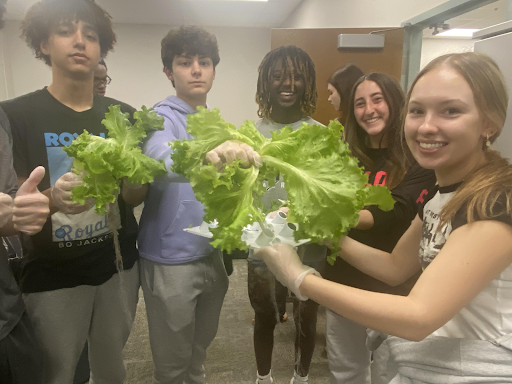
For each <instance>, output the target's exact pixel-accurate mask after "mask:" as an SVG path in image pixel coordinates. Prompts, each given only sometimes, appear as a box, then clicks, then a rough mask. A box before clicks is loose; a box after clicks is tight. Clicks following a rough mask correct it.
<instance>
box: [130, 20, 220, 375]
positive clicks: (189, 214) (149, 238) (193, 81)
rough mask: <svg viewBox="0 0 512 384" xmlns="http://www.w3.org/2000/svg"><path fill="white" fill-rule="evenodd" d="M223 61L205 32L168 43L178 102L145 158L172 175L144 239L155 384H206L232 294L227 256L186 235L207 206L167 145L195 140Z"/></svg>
mask: <svg viewBox="0 0 512 384" xmlns="http://www.w3.org/2000/svg"><path fill="white" fill-rule="evenodd" d="M219 60H220V59H219V51H218V47H217V39H216V38H215V36H214V35H212V34H211V33H209V32H207V31H206V30H204V29H202V28H199V27H195V26H182V27H181V28H179V29H175V30H171V31H170V32H169V33H168V34H167V36H166V37H165V38H164V39H163V40H162V61H163V64H164V72H165V74H166V75H167V77H168V78H169V80H171V82H172V84H173V86H174V88H175V89H176V96H169V97H167V98H166V99H165V100H162V101H161V102H159V103H157V104H156V105H155V109H156V111H157V113H158V114H159V115H161V116H163V117H164V118H165V122H164V127H165V129H164V130H163V131H157V132H153V133H151V134H150V135H149V136H148V139H147V141H146V142H145V143H144V146H143V152H144V154H146V155H148V156H150V157H152V158H154V159H158V160H160V159H161V160H164V161H165V164H166V168H167V170H168V171H167V175H166V176H163V177H161V178H159V179H157V180H155V182H154V183H153V184H151V185H150V187H149V191H148V194H147V196H146V200H145V207H144V211H143V213H142V217H141V221H140V232H139V238H138V241H139V253H140V256H141V258H142V259H141V280H142V281H141V284H142V289H143V292H144V299H145V301H146V311H147V317H148V325H149V340H150V344H151V351H152V354H153V361H154V364H155V368H154V381H153V383H155V384H164V383H165V384H183V383H187V384H196V383H197V384H202V383H204V368H203V363H204V361H205V359H206V349H207V348H208V346H209V345H210V343H211V342H212V340H213V339H214V337H215V335H216V333H217V328H218V322H219V315H220V310H221V307H222V302H223V301H224V295H225V294H226V291H227V288H228V278H227V274H226V270H225V268H224V264H223V262H222V255H221V252H220V251H219V250H218V249H213V248H212V247H211V246H210V244H209V239H206V238H203V237H199V236H196V235H192V234H189V233H186V232H184V231H183V229H184V228H188V227H189V226H190V225H192V226H198V225H200V224H201V222H202V221H203V214H204V211H203V209H204V208H203V206H202V204H201V203H200V202H198V201H197V200H196V198H195V196H194V192H193V191H192V188H191V186H190V182H189V180H188V179H186V178H185V177H183V176H180V175H177V174H175V173H172V172H171V171H170V167H171V165H172V161H171V158H170V155H171V149H170V147H169V145H168V143H169V142H171V141H174V140H178V139H179V140H183V139H190V138H191V136H190V135H189V134H188V133H187V131H186V123H187V115H189V114H191V113H195V112H196V108H197V107H198V106H206V96H207V94H208V92H209V91H210V89H211V87H212V83H213V80H214V78H215V66H216V65H217V64H218V63H219Z"/></svg>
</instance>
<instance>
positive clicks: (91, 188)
mask: <svg viewBox="0 0 512 384" xmlns="http://www.w3.org/2000/svg"><path fill="white" fill-rule="evenodd" d="M128 117H129V114H128V113H123V112H121V107H120V106H119V105H113V106H110V107H109V112H107V113H106V114H105V119H104V120H103V121H102V124H103V125H104V126H105V127H106V128H107V130H108V138H106V139H104V138H102V137H99V136H93V135H91V134H89V132H87V131H86V130H84V133H82V134H81V135H80V136H78V137H77V138H76V139H75V140H73V142H72V143H71V144H70V145H69V146H67V147H65V148H64V151H65V152H66V153H67V154H68V155H69V156H71V157H73V158H74V162H73V171H74V172H75V173H82V174H83V175H84V177H83V180H84V185H82V186H79V187H76V188H75V189H73V192H72V193H73V200H74V201H76V202H79V203H81V204H84V203H85V200H86V199H87V198H89V197H92V198H94V199H95V201H96V212H97V213H99V214H106V213H107V212H108V210H107V205H108V204H109V203H112V202H114V201H115V198H116V196H117V195H118V194H119V192H120V189H119V180H121V179H122V178H124V177H126V178H127V179H128V181H130V182H131V183H134V184H145V183H151V182H152V181H153V179H154V177H155V176H158V175H162V174H165V172H166V170H165V166H164V163H163V162H158V161H156V160H154V159H151V158H150V157H147V156H145V155H143V154H142V151H141V149H140V146H139V145H140V142H141V141H142V139H143V138H144V137H146V135H147V132H150V131H151V130H162V129H163V121H164V118H163V117H161V116H158V115H157V114H156V112H154V111H153V110H152V109H147V108H146V107H145V106H143V107H142V110H141V111H137V112H135V113H134V119H135V120H136V122H135V124H133V126H132V124H131V123H130V120H129V119H128Z"/></svg>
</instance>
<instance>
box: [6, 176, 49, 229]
mask: <svg viewBox="0 0 512 384" xmlns="http://www.w3.org/2000/svg"><path fill="white" fill-rule="evenodd" d="M44 174H45V170H44V167H37V168H36V169H34V170H33V171H32V173H31V174H30V176H29V177H28V179H27V180H26V181H25V182H24V183H23V184H22V185H21V187H20V188H19V189H18V192H17V193H16V197H15V198H14V200H13V203H14V206H13V208H12V222H13V224H14V228H15V229H16V230H18V231H20V232H24V233H26V234H29V235H33V234H36V233H37V232H39V231H40V230H41V228H43V225H44V223H45V222H46V220H47V218H48V215H49V214H50V208H49V200H48V198H47V197H46V196H45V195H43V194H42V193H41V192H39V190H38V189H37V186H38V185H39V183H40V182H41V180H42V179H43V177H44Z"/></svg>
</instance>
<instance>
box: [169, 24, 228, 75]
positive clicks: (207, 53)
mask: <svg viewBox="0 0 512 384" xmlns="http://www.w3.org/2000/svg"><path fill="white" fill-rule="evenodd" d="M184 53H186V54H188V55H191V56H195V55H199V56H204V57H209V58H210V59H212V62H213V67H214V68H215V67H216V66H217V64H219V61H220V57H219V46H218V44H217V38H216V37H215V35H214V34H213V33H210V32H208V31H207V30H206V29H204V28H201V27H198V26H195V25H182V26H181V27H179V28H177V29H171V30H170V31H169V33H168V34H167V35H166V36H165V37H164V38H163V39H162V63H163V65H164V69H165V68H167V69H169V70H171V71H172V61H173V60H174V57H176V56H180V55H182V54H184Z"/></svg>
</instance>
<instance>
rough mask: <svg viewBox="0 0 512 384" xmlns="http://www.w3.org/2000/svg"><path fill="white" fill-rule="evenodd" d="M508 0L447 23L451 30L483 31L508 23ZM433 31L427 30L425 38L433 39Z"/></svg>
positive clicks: (497, 2)
mask: <svg viewBox="0 0 512 384" xmlns="http://www.w3.org/2000/svg"><path fill="white" fill-rule="evenodd" d="M507 6H508V4H507V0H499V1H496V2H494V3H491V4H488V5H486V6H483V7H480V8H478V9H475V10H474V11H471V12H468V13H465V14H463V15H460V16H458V17H454V18H453V19H450V20H446V21H445V23H446V24H448V25H449V26H450V28H471V29H482V28H487V27H491V26H493V25H496V24H500V23H503V22H505V21H507ZM432 31H433V30H432V29H428V28H427V29H425V30H424V31H423V36H425V37H432Z"/></svg>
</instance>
